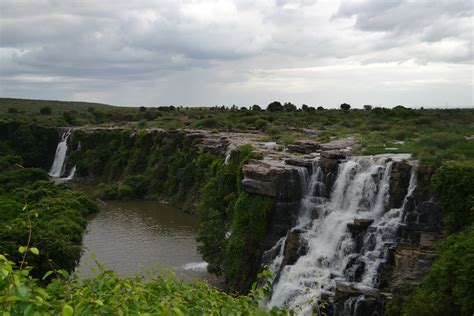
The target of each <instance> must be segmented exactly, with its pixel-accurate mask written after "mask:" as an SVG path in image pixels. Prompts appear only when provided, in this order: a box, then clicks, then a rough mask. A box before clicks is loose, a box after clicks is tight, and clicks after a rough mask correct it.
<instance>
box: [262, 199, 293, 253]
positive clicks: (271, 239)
mask: <svg viewBox="0 0 474 316" xmlns="http://www.w3.org/2000/svg"><path fill="white" fill-rule="evenodd" d="M298 210H299V201H297V202H276V203H275V206H274V208H273V211H272V216H271V217H270V222H269V225H268V233H267V236H266V238H265V243H264V249H267V250H268V249H270V248H272V247H273V246H274V245H275V244H276V242H277V241H278V240H279V239H280V238H281V237H283V236H286V234H287V233H288V230H289V229H291V228H292V227H294V226H295V225H296V222H297V220H298Z"/></svg>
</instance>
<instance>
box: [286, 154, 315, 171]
mask: <svg viewBox="0 0 474 316" xmlns="http://www.w3.org/2000/svg"><path fill="white" fill-rule="evenodd" d="M313 160H314V158H312V159H304V158H297V157H292V158H287V159H285V163H286V164H288V165H292V166H298V167H305V168H306V169H308V171H309V172H313Z"/></svg>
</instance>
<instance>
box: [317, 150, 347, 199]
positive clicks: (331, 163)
mask: <svg viewBox="0 0 474 316" xmlns="http://www.w3.org/2000/svg"><path fill="white" fill-rule="evenodd" d="M346 157H347V155H346V154H345V153H343V152H341V151H338V150H329V151H322V152H321V158H320V159H319V165H320V167H321V169H322V170H323V172H324V175H325V177H324V178H325V184H326V188H332V186H333V185H334V182H335V181H336V178H337V170H338V165H339V164H340V163H341V161H343V160H344V159H345V158H346ZM328 194H329V190H328Z"/></svg>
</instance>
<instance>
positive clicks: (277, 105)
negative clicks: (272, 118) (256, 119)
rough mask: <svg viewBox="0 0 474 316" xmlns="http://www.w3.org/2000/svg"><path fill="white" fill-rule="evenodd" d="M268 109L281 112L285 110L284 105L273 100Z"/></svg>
mask: <svg viewBox="0 0 474 316" xmlns="http://www.w3.org/2000/svg"><path fill="white" fill-rule="evenodd" d="M267 111H270V112H281V111H283V105H281V103H280V102H278V101H273V102H272V103H270V104H269V105H268V106H267Z"/></svg>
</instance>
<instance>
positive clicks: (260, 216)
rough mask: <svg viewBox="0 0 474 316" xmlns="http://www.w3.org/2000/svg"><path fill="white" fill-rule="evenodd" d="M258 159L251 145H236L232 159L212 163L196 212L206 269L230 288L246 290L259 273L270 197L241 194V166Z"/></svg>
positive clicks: (270, 204) (240, 290)
mask: <svg viewBox="0 0 474 316" xmlns="http://www.w3.org/2000/svg"><path fill="white" fill-rule="evenodd" d="M250 158H257V157H255V156H254V154H253V153H252V150H251V147H249V146H244V147H241V148H239V156H238V159H237V160H235V161H231V162H230V163H229V164H228V165H224V164H223V163H222V162H221V161H219V160H217V161H215V162H214V169H215V172H214V175H213V176H212V177H211V178H210V179H209V181H208V182H207V183H206V185H205V186H204V188H203V190H202V194H201V198H200V203H199V215H200V218H201V223H202V224H201V225H202V227H201V230H200V232H199V236H198V240H199V241H200V242H202V246H200V247H199V251H200V252H201V254H202V255H203V258H204V260H206V261H207V262H208V263H209V268H208V269H209V271H210V272H212V273H215V274H218V275H219V274H223V275H224V276H225V277H226V285H227V287H228V288H229V289H230V290H232V291H238V292H246V291H248V290H249V289H250V285H251V282H252V280H255V277H256V275H257V273H258V268H259V262H260V259H261V256H262V253H263V248H262V247H263V240H264V236H265V234H266V232H267V223H268V220H267V219H268V215H269V214H270V212H271V210H272V209H273V201H272V199H270V198H267V197H263V196H257V195H250V194H247V193H244V192H243V191H242V190H241V188H240V182H241V180H242V174H241V170H242V168H241V167H242V165H243V164H244V163H245V162H246V161H247V160H248V159H250Z"/></svg>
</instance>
